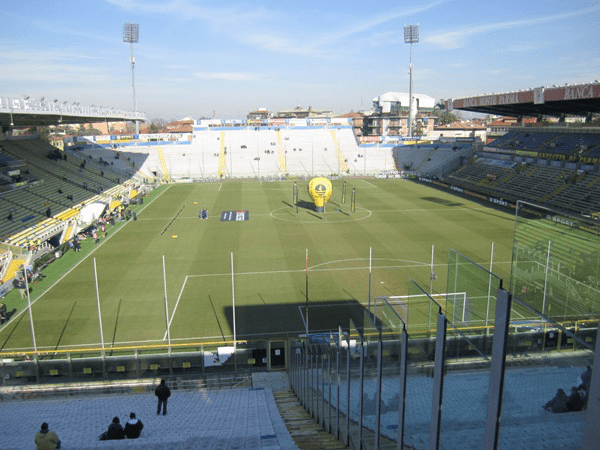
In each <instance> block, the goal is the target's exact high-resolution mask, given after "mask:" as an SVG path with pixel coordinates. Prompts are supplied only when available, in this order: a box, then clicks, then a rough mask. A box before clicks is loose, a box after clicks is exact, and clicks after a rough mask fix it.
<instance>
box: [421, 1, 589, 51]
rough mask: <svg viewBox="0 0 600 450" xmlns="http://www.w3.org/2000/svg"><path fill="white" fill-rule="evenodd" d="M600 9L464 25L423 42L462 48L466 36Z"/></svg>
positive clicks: (559, 18)
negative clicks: (469, 25)
mask: <svg viewBox="0 0 600 450" xmlns="http://www.w3.org/2000/svg"><path fill="white" fill-rule="evenodd" d="M599 10H600V6H594V7H592V8H586V9H579V10H576V11H567V12H564V13H560V14H553V15H550V16H543V17H537V18H534V19H523V20H512V21H508V22H499V23H490V24H486V25H480V26H473V27H465V29H461V30H457V31H445V32H441V33H437V34H432V35H428V36H425V37H424V39H423V40H424V42H426V43H428V44H432V45H436V46H438V47H441V48H444V49H457V48H462V47H464V46H465V45H466V44H467V38H469V37H471V36H474V35H478V34H484V33H490V32H494V31H499V30H506V29H509V28H519V27H524V26H532V25H539V24H542V23H546V22H554V21H557V20H563V19H566V18H569V17H575V16H581V15H583V14H588V13H591V12H597V11H599Z"/></svg>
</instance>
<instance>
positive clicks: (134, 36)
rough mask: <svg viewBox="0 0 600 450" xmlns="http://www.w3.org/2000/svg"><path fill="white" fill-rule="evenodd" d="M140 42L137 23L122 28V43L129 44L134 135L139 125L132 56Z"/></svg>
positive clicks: (133, 57) (133, 59)
mask: <svg viewBox="0 0 600 450" xmlns="http://www.w3.org/2000/svg"><path fill="white" fill-rule="evenodd" d="M139 41H140V26H139V24H137V23H126V24H125V25H124V26H123V42H129V49H130V52H131V54H130V56H129V61H130V62H131V86H132V87H133V112H134V113H135V115H136V121H135V133H136V134H139V133H140V123H139V121H138V120H137V106H136V103H135V71H134V68H135V56H134V55H133V44H137V43H138V42H139Z"/></svg>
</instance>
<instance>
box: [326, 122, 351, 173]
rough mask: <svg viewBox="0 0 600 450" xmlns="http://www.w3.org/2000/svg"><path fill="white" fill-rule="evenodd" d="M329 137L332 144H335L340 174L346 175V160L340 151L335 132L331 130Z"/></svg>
mask: <svg viewBox="0 0 600 450" xmlns="http://www.w3.org/2000/svg"><path fill="white" fill-rule="evenodd" d="M331 137H332V138H333V143H334V144H335V153H336V155H337V158H338V164H339V166H340V173H348V172H349V171H350V169H348V164H346V158H344V154H343V153H342V151H341V150H340V142H339V141H338V138H337V135H336V134H335V130H331ZM338 175H339V174H338Z"/></svg>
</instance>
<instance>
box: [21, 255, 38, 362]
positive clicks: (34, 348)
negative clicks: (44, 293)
mask: <svg viewBox="0 0 600 450" xmlns="http://www.w3.org/2000/svg"><path fill="white" fill-rule="evenodd" d="M23 275H25V294H26V295H27V309H28V310H29V330H30V331H31V343H32V344H33V351H34V352H36V353H37V343H36V342H35V329H34V328H33V312H31V297H30V296H29V282H28V281H27V267H25V265H23ZM36 358H37V357H36Z"/></svg>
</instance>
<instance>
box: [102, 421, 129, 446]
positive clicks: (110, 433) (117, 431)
mask: <svg viewBox="0 0 600 450" xmlns="http://www.w3.org/2000/svg"><path fill="white" fill-rule="evenodd" d="M113 439H125V432H124V431H123V426H122V425H121V421H120V420H119V418H118V417H114V418H113V420H112V423H111V424H110V425H109V426H108V430H107V431H106V432H104V433H102V434H101V435H100V440H101V441H110V440H113Z"/></svg>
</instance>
